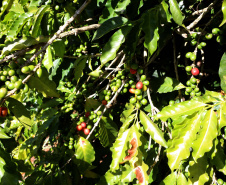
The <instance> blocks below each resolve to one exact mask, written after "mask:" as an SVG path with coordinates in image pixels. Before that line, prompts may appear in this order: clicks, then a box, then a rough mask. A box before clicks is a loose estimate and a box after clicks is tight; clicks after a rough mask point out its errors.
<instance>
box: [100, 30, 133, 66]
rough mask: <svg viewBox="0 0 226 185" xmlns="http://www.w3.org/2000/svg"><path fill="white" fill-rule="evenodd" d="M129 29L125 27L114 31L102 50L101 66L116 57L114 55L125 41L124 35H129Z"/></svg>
mask: <svg viewBox="0 0 226 185" xmlns="http://www.w3.org/2000/svg"><path fill="white" fill-rule="evenodd" d="M130 29H131V27H129V26H125V27H122V28H120V29H119V30H118V31H116V32H115V33H114V34H113V35H112V36H111V38H110V39H109V41H108V42H107V43H106V44H105V46H104V48H103V52H102V55H101V57H100V61H101V64H102V65H104V64H106V63H107V62H109V61H110V60H113V59H114V58H115V57H116V53H117V51H118V49H119V48H120V46H121V45H122V43H124V41H125V37H126V35H127V34H128V33H129V31H130Z"/></svg>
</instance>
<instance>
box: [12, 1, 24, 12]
mask: <svg viewBox="0 0 226 185" xmlns="http://www.w3.org/2000/svg"><path fill="white" fill-rule="evenodd" d="M10 11H12V12H16V13H19V14H23V13H25V12H24V9H23V6H22V5H21V4H20V3H19V2H18V1H14V2H13V4H12V6H11V8H10Z"/></svg>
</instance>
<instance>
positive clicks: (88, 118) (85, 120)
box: [76, 110, 102, 135]
mask: <svg viewBox="0 0 226 185" xmlns="http://www.w3.org/2000/svg"><path fill="white" fill-rule="evenodd" d="M101 115H102V111H100V110H98V111H96V112H94V111H90V112H86V113H85V117H80V118H79V121H78V122H77V126H76V130H77V131H83V133H84V134H85V135H88V134H89V133H90V130H91V129H92V126H93V124H94V123H96V122H97V120H98V119H99V118H100V116H101Z"/></svg>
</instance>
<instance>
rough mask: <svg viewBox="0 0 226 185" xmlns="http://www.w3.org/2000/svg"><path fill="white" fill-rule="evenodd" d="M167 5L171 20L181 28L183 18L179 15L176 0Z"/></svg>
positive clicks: (179, 11)
mask: <svg viewBox="0 0 226 185" xmlns="http://www.w3.org/2000/svg"><path fill="white" fill-rule="evenodd" d="M169 4H170V12H171V14H172V17H173V20H174V21H175V22H176V23H177V24H178V25H180V26H181V25H182V23H183V20H184V16H183V15H182V13H181V10H180V8H179V5H178V2H177V0H169Z"/></svg>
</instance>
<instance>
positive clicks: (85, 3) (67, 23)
mask: <svg viewBox="0 0 226 185" xmlns="http://www.w3.org/2000/svg"><path fill="white" fill-rule="evenodd" d="M90 2H91V0H86V1H85V2H84V3H83V4H82V6H81V7H80V8H79V9H78V10H77V11H76V12H75V14H74V15H73V16H72V17H71V18H70V19H68V20H67V21H66V23H65V24H64V25H63V26H60V28H59V30H58V31H57V32H56V33H55V34H54V36H53V37H51V38H50V39H49V41H48V42H47V43H46V44H45V45H44V46H43V47H42V49H41V50H39V51H38V52H36V53H35V54H34V55H33V56H32V57H31V58H30V59H29V60H27V62H26V64H28V63H30V62H32V61H33V60H34V59H35V58H36V57H38V56H39V55H40V54H41V53H42V52H43V51H45V50H46V49H47V47H48V46H49V45H51V44H52V43H53V41H54V40H56V39H57V38H59V36H60V34H61V33H62V32H63V31H64V30H65V29H66V28H67V27H68V26H69V25H70V24H71V23H72V22H73V21H74V20H75V18H76V17H77V16H78V15H79V14H80V13H81V12H82V11H83V10H84V9H85V8H86V6H87V5H88V4H89V3H90Z"/></svg>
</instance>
